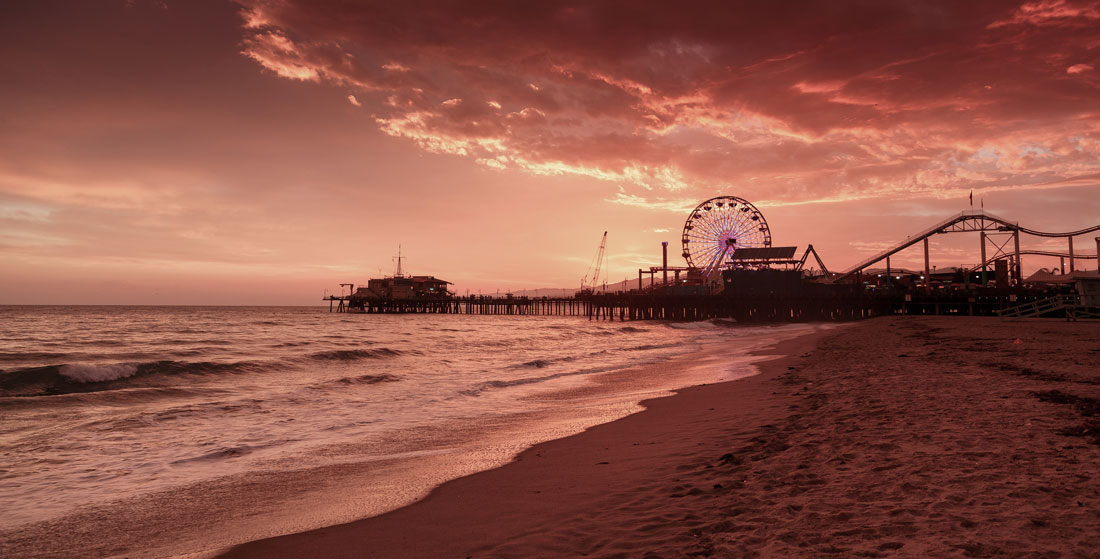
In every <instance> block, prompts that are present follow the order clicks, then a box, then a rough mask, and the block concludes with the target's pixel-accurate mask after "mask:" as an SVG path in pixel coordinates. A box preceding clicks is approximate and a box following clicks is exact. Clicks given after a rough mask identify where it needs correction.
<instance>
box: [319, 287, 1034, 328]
mask: <svg viewBox="0 0 1100 559" xmlns="http://www.w3.org/2000/svg"><path fill="white" fill-rule="evenodd" d="M1045 296H1049V295H1043V294H1040V293H1037V292H1034V291H1028V290H1020V289H980V290H972V291H968V292H959V293H955V294H950V295H948V294H943V295H926V294H922V293H919V292H917V293H914V292H912V291H908V292H904V291H893V292H885V293H882V292H880V293H864V294H848V295H843V294H838V295H823V294H821V293H817V294H793V293H785V294H761V293H752V294H749V293H745V294H727V295H671V294H662V293H623V294H606V295H591V296H588V297H583V298H572V297H561V298H542V297H540V298H535V297H480V296H474V297H453V298H441V299H349V298H347V297H337V296H330V297H327V298H326V299H325V300H327V301H329V305H330V306H329V310H330V311H332V312H349V313H365V314H425V313H427V314H471V315H502V316H513V315H514V316H578V317H585V318H588V319H589V320H621V321H626V320H672V321H692V320H707V319H712V318H732V319H735V320H737V321H738V322H806V321H842V320H859V319H862V318H870V317H873V316H880V315H891V314H895V315H896V314H946V315H963V316H967V315H969V316H994V315H995V314H996V311H997V310H999V309H1006V308H1009V307H1012V306H1015V305H1018V304H1021V303H1025V302H1029V301H1032V300H1038V298H1041V297H1045Z"/></svg>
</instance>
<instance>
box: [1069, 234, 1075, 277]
mask: <svg viewBox="0 0 1100 559" xmlns="http://www.w3.org/2000/svg"><path fill="white" fill-rule="evenodd" d="M1073 269H1074V266H1073V237H1070V238H1069V273H1071V274H1072V273H1073Z"/></svg>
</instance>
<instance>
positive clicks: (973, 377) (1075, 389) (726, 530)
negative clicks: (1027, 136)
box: [222, 317, 1100, 558]
mask: <svg viewBox="0 0 1100 559" xmlns="http://www.w3.org/2000/svg"><path fill="white" fill-rule="evenodd" d="M767 353H769V354H776V355H782V356H783V357H780V358H777V359H773V360H771V361H768V362H765V363H763V364H761V365H760V368H761V370H762V373H761V374H760V375H757V376H754V377H750V378H747V379H742V380H737V381H733V382H726V383H719V384H713V385H707V386H699V387H693V388H689V389H685V390H682V391H680V392H679V393H678V394H676V395H674V396H671V397H667V398H660V399H656V400H651V401H649V402H647V403H646V406H647V409H646V411H643V412H641V413H638V414H635V415H632V416H629V417H626V418H624V419H621V420H618V421H615V422H612V423H609V424H604V425H600V426H597V427H594V428H591V429H589V430H587V431H585V432H584V433H581V434H579V435H576V436H572V437H568V438H565V439H561V440H556V441H551V442H548V443H543V444H540V445H538V446H535V447H533V448H531V449H529V450H527V451H526V452H524V453H522V454H521V455H519V456H518V457H517V458H516V459H515V460H514V461H513V462H512V463H510V464H508V465H506V466H503V467H501V468H497V469H494V470H490V471H486V472H482V473H478V474H475V475H472V476H468V477H465V478H461V479H458V480H455V481H452V482H449V483H446V484H444V485H443V486H441V487H439V488H438V489H436V490H435V491H433V492H432V493H431V495H430V496H429V497H428V498H427V499H425V500H423V501H420V502H418V503H416V504H414V505H411V506H407V507H405V508H402V509H399V510H396V511H393V512H391V513H388V514H384V515H382V516H378V517H374V518H369V519H365V520H361V521H357V522H353V523H349V524H344V525H339V526H333V527H329V528H324V529H319V530H314V531H310V532H306V533H302V534H294V535H289V536H282V537H277V538H271V539H266V540H260V541H256V542H252V543H249V544H245V545H241V546H238V547H236V548H233V549H231V550H228V551H226V552H225V553H224V554H222V556H223V557H227V558H239V557H288V558H289V557H474V558H477V557H517V558H518V557H579V556H585V557H647V558H656V557H664V558H671V557H707V556H714V557H890V556H893V557H903V556H905V557H921V556H923V557H1095V556H1097V552H1096V550H1097V549H1100V530H1098V529H1097V526H1098V525H1100V524H1098V523H1100V479H1098V477H1097V471H1096V464H1097V463H1098V460H1100V444H1098V443H1100V431H1098V429H1097V423H1098V421H1100V420H1098V418H1097V416H1096V415H1094V414H1097V413H1098V404H1097V400H1095V398H1100V328H1098V327H1097V325H1096V324H1093V323H1084V322H1082V323H1070V322H1061V321H1053V320H1042V321H1020V322H1002V321H998V320H995V319H983V318H974V319H971V318H961V317H960V318H955V317H951V318H948V317H938V318H908V317H906V318H880V319H874V320H869V321H866V322H862V323H859V324H856V325H852V326H850V327H846V328H842V329H839V330H834V331H831V332H827V333H819V334H813V335H809V336H804V337H802V338H798V339H796V340H792V341H790V342H786V343H783V344H781V345H780V346H779V347H776V348H773V349H772V350H770V351H768V352H767Z"/></svg>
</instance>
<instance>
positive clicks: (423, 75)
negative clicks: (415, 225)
mask: <svg viewBox="0 0 1100 559" xmlns="http://www.w3.org/2000/svg"><path fill="white" fill-rule="evenodd" d="M241 4H242V5H243V14H244V18H245V22H246V23H245V26H244V32H245V33H246V38H245V41H244V52H245V54H246V55H247V56H249V57H251V58H252V59H254V60H256V61H257V62H258V63H259V64H261V65H262V66H263V67H265V68H267V69H269V70H271V71H274V72H275V73H276V74H278V75H279V76H283V77H285V78H288V79H295V80H303V81H325V82H331V83H335V84H340V85H342V86H347V87H351V88H353V89H355V90H356V91H357V98H358V100H359V101H360V102H361V103H362V104H363V106H364V107H366V108H368V109H369V110H370V111H372V114H374V115H375V122H376V124H377V126H378V127H379V128H380V129H381V130H382V131H383V132H385V133H386V134H389V135H391V136H394V137H398V138H404V139H408V140H410V141H412V142H415V143H416V144H417V145H418V146H419V147H420V148H421V149H423V150H426V151H429V152H434V153H446V154H454V155H459V156H463V157H469V158H471V159H472V160H474V161H477V162H479V163H481V164H483V165H485V166H487V167H489V168H493V169H508V168H512V169H520V170H523V171H526V172H529V173H532V174H561V175H576V176H586V177H592V178H597V179H600V180H605V181H609V182H611V183H615V184H618V185H622V186H624V187H627V188H629V189H630V190H631V192H630V194H631V195H633V196H638V195H641V194H643V193H645V192H649V191H653V192H666V193H667V192H680V193H685V194H686V193H691V194H693V197H698V196H699V195H702V194H705V193H713V192H714V191H716V190H721V191H724V192H729V193H735V194H739V195H742V196H746V197H750V198H756V199H767V200H770V201H773V202H775V203H794V202H807V201H836V200H846V199H863V198H869V197H871V198H874V197H896V196H919V197H928V196H932V197H942V196H954V195H955V194H956V193H957V191H959V190H968V189H972V188H1019V187H1023V186H1028V185H1033V184H1042V183H1047V182H1051V181H1056V180H1060V179H1065V178H1068V177H1073V176H1079V175H1085V174H1090V173H1095V172H1097V171H1100V163H1098V161H1100V157H1098V156H1100V144H1098V142H1100V121H1098V116H1097V115H1098V114H1100V102H1098V99H1100V92H1098V91H1097V89H1098V88H1100V80H1098V79H1097V78H1096V77H1095V74H1094V73H1093V72H1090V71H1089V70H1091V69H1092V68H1093V67H1094V65H1095V63H1096V60H1097V57H1098V54H1097V50H1098V49H1100V31H1098V29H1100V26H1097V25H1096V23H1097V20H1098V19H1100V9H1098V8H1097V3H1096V2H1069V1H1064V0H1042V1H1039V2H1028V3H1024V4H1022V5H1018V6H1011V5H1009V6H1006V5H1004V4H1003V3H999V2H908V1H897V2H889V1H887V2H862V3H857V4H855V5H846V6H843V7H841V6H838V5H836V4H835V3H833V2H827V1H821V2H811V3H807V4H805V5H800V8H799V9H798V10H786V9H776V8H774V7H767V6H764V5H762V4H730V3H723V2H713V3H706V2H704V3H699V4H692V5H689V6H678V7H677V9H676V10H675V11H674V12H671V13H670V12H669V10H667V9H659V8H660V6H657V5H654V6H651V7H646V6H642V5H637V4H635V3H629V4H628V3H617V2H605V3H599V4H586V3H582V4H577V3H573V2H539V3H505V4H500V5H498V4H493V5H488V4H483V5H475V6H470V5H459V4H453V3H435V4H418V5H416V6H406V5H402V4H395V3H384V2H378V3H365V4H362V5H356V6H352V7H348V6H347V5H346V4H345V3H342V2H335V1H319V2H305V1H302V0H279V1H275V0H241ZM1067 74H1069V75H1071V76H1072V79H1071V78H1069V77H1068V76H1067ZM643 199H644V198H643ZM613 201H614V202H615V203H620V204H634V203H635V202H636V201H635V200H634V199H633V198H620V197H616V198H614V199H613Z"/></svg>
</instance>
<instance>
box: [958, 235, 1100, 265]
mask: <svg viewBox="0 0 1100 559" xmlns="http://www.w3.org/2000/svg"><path fill="white" fill-rule="evenodd" d="M1021 231H1023V229H1021ZM1086 233H1087V231H1086ZM1020 254H1033V255H1036V256H1058V257H1061V258H1069V256H1070V254H1069V253H1068V252H1056V251H1053V250H1021V251H1020ZM1008 256H1009V255H1007V254H1002V255H1000V256H994V257H993V258H990V259H989V260H986V261H985V265H986V266H988V265H990V264H992V263H994V262H996V261H998V260H1001V259H1002V258H1007V257H1008ZM1073 259H1074V260H1096V255H1095V254H1088V253H1086V254H1077V253H1074V255H1073ZM981 269H982V264H977V265H975V266H974V267H972V268H970V271H971V272H974V271H977V270H981Z"/></svg>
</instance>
